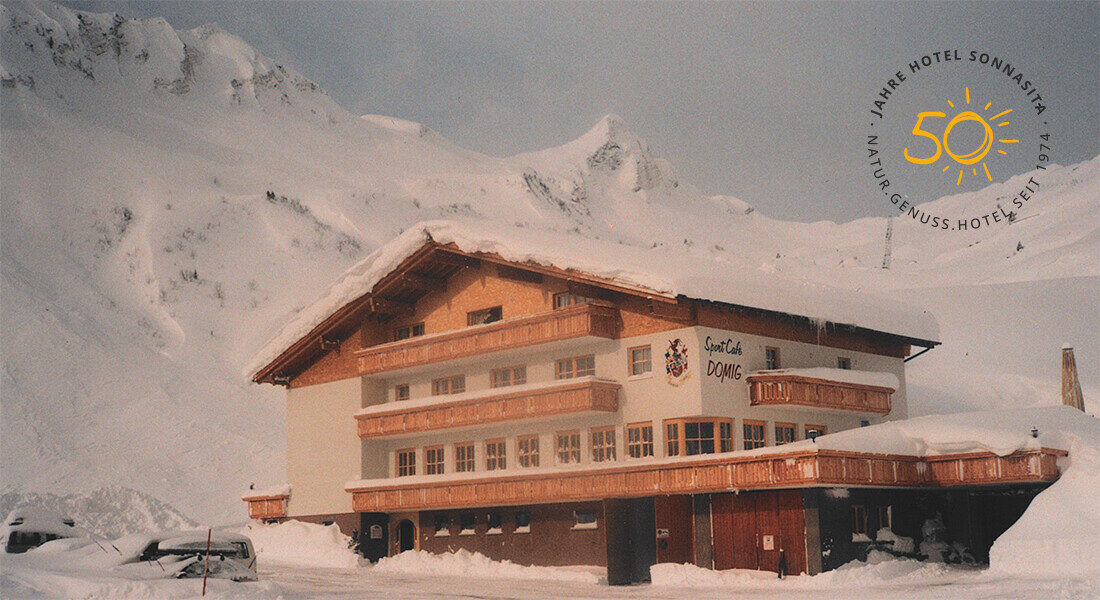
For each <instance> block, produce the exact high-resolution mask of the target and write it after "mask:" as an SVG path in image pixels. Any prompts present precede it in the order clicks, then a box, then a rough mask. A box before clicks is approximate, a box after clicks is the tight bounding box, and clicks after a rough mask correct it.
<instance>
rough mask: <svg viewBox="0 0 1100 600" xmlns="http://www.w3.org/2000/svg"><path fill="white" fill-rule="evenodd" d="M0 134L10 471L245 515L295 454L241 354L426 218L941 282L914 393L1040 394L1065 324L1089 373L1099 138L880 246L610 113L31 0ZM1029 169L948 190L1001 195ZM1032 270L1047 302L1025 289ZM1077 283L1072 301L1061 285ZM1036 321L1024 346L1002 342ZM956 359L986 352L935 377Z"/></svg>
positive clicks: (737, 268)
mask: <svg viewBox="0 0 1100 600" xmlns="http://www.w3.org/2000/svg"><path fill="white" fill-rule="evenodd" d="M0 146H2V151H0V170H2V172H3V174H4V178H3V179H4V183H3V190H2V193H0V201H2V209H3V221H2V232H0V233H2V236H0V238H2V239H0V302H2V305H3V310H2V312H0V339H2V341H3V371H2V372H0V388H2V402H3V414H4V418H3V420H2V423H0V427H2V430H0V437H2V439H0V453H2V456H3V462H4V465H5V468H4V470H3V472H2V473H0V491H5V492H8V491H16V490H22V491H36V492H53V493H64V494H70V493H89V492H92V491H93V490H95V489H98V488H100V487H103V486H112V485H125V486H128V487H132V488H133V489H135V490H139V491H140V492H142V493H143V494H149V495H151V496H153V497H156V498H159V499H162V500H164V501H167V502H169V503H171V504H173V505H175V506H176V507H178V508H179V509H180V511H181V512H182V513H184V514H188V515H194V516H195V517H196V518H198V519H200V520H203V521H213V522H218V521H232V520H239V519H240V518H242V517H243V507H242V504H241V503H240V501H239V500H238V499H237V491H238V490H241V489H245V488H247V487H248V483H250V482H256V483H257V484H259V485H261V486H262V485H266V484H268V483H272V482H277V481H281V480H282V478H283V476H282V471H283V458H282V453H283V444H284V442H283V432H282V419H283V414H284V413H283V410H284V409H283V407H282V404H281V394H280V393H279V391H278V390H276V389H272V388H269V387H258V386H254V385H250V384H249V383H248V381H247V380H246V378H245V377H244V376H242V372H243V371H244V370H245V367H246V366H247V365H248V363H249V361H250V359H251V358H252V357H253V356H254V355H255V354H256V353H257V351H258V350H259V349H260V348H261V347H262V346H263V344H264V343H265V342H267V341H268V340H270V339H271V338H272V337H274V335H275V334H276V333H277V332H278V330H279V329H280V328H281V327H282V326H283V325H285V324H286V323H287V322H288V321H290V320H291V319H292V317H294V316H295V315H296V314H298V313H300V312H301V311H302V310H304V309H305V307H307V306H309V305H311V304H312V303H313V302H314V301H315V300H316V299H317V298H318V297H319V296H320V295H321V294H322V292H323V291H324V290H325V289H327V287H328V286H329V285H330V284H332V282H333V281H334V280H335V279H336V278H337V277H338V276H339V275H340V273H343V272H344V271H345V270H346V269H347V268H349V267H350V266H352V265H354V264H355V263H356V262H358V261H360V260H362V259H363V258H365V257H366V256H367V255H368V254H369V253H370V252H372V251H374V250H376V249H378V248H379V247H380V246H381V245H382V244H384V243H385V242H387V241H389V240H391V239H393V238H394V237H396V236H397V235H398V234H400V233H401V232H402V231H404V230H406V229H407V228H409V227H410V226H411V225H412V224H414V223H417V222H420V221H428V220H433V219H448V220H452V221H457V222H465V223H473V224H478V223H484V222H485V221H486V220H487V219H492V220H493V221H494V222H498V223H507V224H509V225H510V226H512V227H521V228H524V229H526V230H528V231H536V230H546V231H551V232H554V235H562V234H564V235H569V236H574V237H572V238H570V239H576V240H578V242H579V243H578V244H576V246H578V247H581V248H583V244H584V243H585V242H586V241H587V240H588V239H600V240H603V243H605V244H609V245H618V244H623V245H627V246H636V247H639V248H648V249H650V250H653V251H655V252H658V253H665V255H667V256H679V257H683V258H681V260H690V259H691V258H692V257H697V258H699V259H706V260H707V261H712V262H713V263H715V264H719V265H722V268H724V269H728V271H729V272H732V273H744V274H745V277H746V278H754V279H757V278H761V277H765V276H767V275H769V274H773V273H775V274H780V275H782V276H784V277H786V278H789V279H793V280H801V281H805V282H808V284H820V283H827V284H829V285H833V286H839V287H841V288H844V289H847V290H851V291H852V292H853V295H856V293H858V292H864V291H869V292H874V293H876V294H879V295H885V296H888V297H892V298H898V299H900V300H903V301H905V302H910V303H913V304H918V305H927V304H932V306H933V308H934V309H935V310H934V312H936V315H937V317H938V318H939V320H940V321H941V323H945V320H944V317H943V316H942V314H946V316H947V320H946V323H945V326H944V327H943V336H942V338H943V341H944V346H943V347H942V348H940V349H937V350H935V351H934V352H932V353H931V354H929V355H928V356H925V357H921V358H920V359H917V361H915V362H913V363H910V364H911V365H912V367H911V373H912V374H913V377H915V378H916V380H917V388H918V389H920V390H921V391H922V392H925V393H927V397H928V398H931V399H932V400H930V401H929V403H928V405H927V407H926V408H924V409H923V412H942V411H944V410H949V409H950V408H951V407H954V406H959V405H965V406H967V407H970V408H978V407H982V406H989V405H996V404H999V403H1007V404H1011V403H1012V402H1017V401H1022V402H1027V403H1035V402H1036V400H1035V399H1034V395H1033V394H1030V393H1021V392H1020V391H1019V390H1021V389H1036V390H1042V393H1040V394H1039V397H1040V400H1039V401H1038V402H1040V403H1047V402H1049V401H1050V400H1051V398H1050V397H1049V394H1048V393H1047V391H1049V390H1050V389H1054V387H1056V377H1057V367H1056V366H1055V365H1056V358H1055V354H1056V352H1057V349H1058V348H1059V347H1060V345H1061V343H1062V342H1064V341H1066V340H1073V338H1074V336H1077V338H1078V339H1080V340H1082V341H1080V342H1077V345H1078V352H1079V354H1078V364H1079V365H1080V366H1081V368H1082V374H1081V378H1082V381H1083V384H1084V387H1085V395H1086V402H1089V400H1088V399H1089V398H1095V397H1096V390H1097V388H1096V387H1094V386H1095V385H1096V384H1095V382H1096V381H1097V377H1098V376H1100V373H1098V372H1097V370H1096V366H1095V365H1096V364H1097V363H1100V361H1095V360H1090V359H1089V358H1088V357H1090V356H1091V357H1095V356H1097V354H1098V353H1100V348H1097V341H1096V340H1097V337H1098V336H1096V335H1095V332H1096V325H1095V323H1096V322H1095V315H1096V313H1097V311H1096V310H1095V309H1094V308H1093V310H1091V312H1089V310H1088V309H1089V308H1090V307H1096V306H1098V305H1100V303H1098V301H1097V295H1096V287H1097V286H1096V276H1097V272H1098V265H1097V260H1096V258H1097V256H1098V252H1097V245H1098V239H1100V236H1098V234H1097V222H1096V219H1095V214H1096V208H1097V204H1098V195H1100V194H1098V190H1100V180H1098V173H1097V170H1098V168H1100V160H1096V159H1094V160H1092V161H1088V162H1086V163H1082V164H1080V165H1074V166H1070V167H1065V168H1061V167H1059V168H1054V169H1052V170H1050V171H1048V172H1045V173H1043V174H1042V177H1043V186H1044V187H1043V192H1042V193H1041V194H1039V195H1038V196H1036V197H1035V198H1034V199H1033V200H1032V201H1031V202H1030V203H1029V205H1028V206H1027V207H1026V208H1025V209H1024V210H1022V211H1021V213H1020V218H1019V219H1018V220H1017V222H1015V223H1013V224H1011V225H1007V226H1001V227H993V228H982V229H979V230H977V231H974V232H969V233H958V232H949V233H943V232H938V231H934V230H932V229H931V228H929V227H927V226H920V225H919V224H914V223H913V222H911V221H910V220H907V219H904V218H899V219H896V222H895V227H894V236H893V237H894V242H893V243H894V245H893V248H892V255H893V263H892V268H891V269H889V270H883V269H881V268H880V267H881V264H882V256H883V250H884V244H883V239H884V233H885V230H886V221H885V220H884V219H861V220H858V221H854V222H852V223H845V224H834V223H829V222H821V223H791V222H786V221H782V220H780V219H776V218H772V217H768V216H765V215H764V214H761V212H760V211H757V210H752V209H751V207H748V206H747V205H746V204H745V203H743V202H741V201H740V200H737V199H736V198H734V197H730V196H711V197H708V196H706V195H705V194H703V193H701V192H700V191H699V190H698V189H696V188H695V187H694V186H692V185H691V184H690V183H689V182H685V181H682V180H680V178H679V177H678V176H677V175H676V173H675V170H674V169H673V168H672V166H671V165H669V164H668V163H667V162H666V161H664V160H662V159H661V158H660V156H659V153H658V152H657V151H656V150H655V149H653V148H651V147H649V146H648V144H646V143H645V141H644V140H643V139H642V138H641V137H639V136H638V135H636V134H635V133H634V132H632V131H631V130H630V129H629V128H628V127H627V126H626V124H625V122H624V120H623V119H621V118H618V117H614V116H609V117H607V118H605V119H603V120H601V121H600V122H599V123H597V124H596V125H595V126H594V127H593V129H592V130H591V131H589V132H588V133H586V134H585V135H583V136H581V137H580V138H578V139H577V140H574V141H572V142H569V143H567V144H564V145H561V146H558V147H555V148H550V149H547V150H543V151H538V152H532V153H528V154H524V155H520V156H515V157H507V158H498V157H491V156H485V155H482V154H478V153H475V152H471V151H468V150H465V149H462V148H458V147H456V146H455V145H454V144H452V143H451V142H449V141H448V140H446V139H445V138H444V137H442V136H441V135H439V134H438V133H435V132H433V131H431V130H430V129H429V128H427V127H425V126H423V125H420V124H417V123H410V122H405V121H401V120H397V119H391V118H388V117H381V116H368V117H364V118H360V117H359V116H356V115H352V114H349V113H348V112H347V111H345V110H344V109H343V108H341V107H340V106H338V105H337V104H336V103H335V102H333V101H332V99H331V98H329V97H328V96H327V95H326V94H325V92H324V90H323V89H322V88H321V87H319V86H318V85H317V84H316V83H314V82H312V81H310V80H309V79H308V78H307V77H305V76H303V75H301V74H298V73H295V72H294V71H293V70H290V69H286V68H284V67H281V66H279V65H277V64H274V63H273V62H272V61H270V60H269V59H267V58H266V57H264V56H263V55H262V54H261V53H259V52H257V51H256V50H255V49H253V48H251V47H250V46H249V45H248V44H247V43H245V42H244V41H243V40H241V39H239V38H237V37H235V36H233V35H232V34H230V33H227V32H225V31H222V30H221V29H219V28H218V27H217V26H214V25H210V26H203V27H199V28H197V29H194V30H191V31H178V30H176V29H174V28H173V27H172V26H171V25H170V24H168V23H167V22H165V21H164V20H161V19H151V20H147V21H132V20H125V19H121V18H119V17H116V16H114V15H94V14H87V13H80V12H76V11H72V10H69V9H66V8H64V7H60V6H57V5H54V4H49V3H45V2H37V1H35V2H30V1H26V2H24V1H13V2H5V3H3V5H2V6H0ZM1019 177H1022V178H1023V179H1026V178H1027V177H1028V175H1026V174H1025V175H1021V176H1019ZM1018 187H1019V181H1010V182H1006V183H1000V184H995V185H993V186H990V187H989V188H987V189H985V190H981V191H978V192H974V193H971V194H965V195H961V196H955V197H949V198H944V199H940V200H937V201H935V202H933V203H932V204H933V205H935V206H934V208H935V209H936V210H937V211H938V212H941V213H951V212H952V211H958V210H961V209H962V208H963V207H965V208H967V210H975V211H976V210H978V209H979V208H983V207H989V208H992V206H994V205H996V203H997V202H1003V199H1004V198H1005V197H1006V195H1007V196H1010V195H1011V194H1012V193H1014V189H1015V188H1018ZM1021 246H1022V247H1021ZM1017 248H1020V249H1019V250H1017ZM1067 277H1077V278H1079V279H1077V280H1069V279H1065V278H1067ZM1065 282H1070V283H1065ZM1074 282H1075V283H1074ZM977 285H984V286H991V287H995V288H996V293H995V294H991V295H990V296H989V299H988V300H986V299H985V298H986V296H985V295H984V290H982V289H978V288H975V287H974V286H977ZM1018 286H1022V287H1018ZM1021 289H1022V290H1024V291H1026V292H1027V293H1028V294H1034V295H1035V297H1036V298H1037V303H1035V304H1033V305H1032V306H1031V307H1030V308H1029V307H1026V306H1021V305H1020V304H1019V301H1018V300H1017V299H1016V298H1018V297H1019V294H1016V292H1018V291H1020V290H1021ZM1067 291H1068V293H1069V294H1071V295H1073V296H1074V298H1075V299H1076V300H1077V301H1078V302H1077V304H1076V305H1073V306H1072V307H1070V306H1059V305H1058V301H1059V298H1060V297H1061V296H1062V295H1063V294H1065V293H1066V292H1067ZM959 298H964V299H966V301H965V302H960V301H959V300H958V299H959ZM975 298H978V300H975ZM929 299H930V300H932V302H931V303H929V302H928V301H927V300H929ZM1081 303H1083V305H1082V304H1081ZM976 307H980V308H981V309H982V310H980V311H975V310H974V308H976ZM1069 308H1073V309H1075V310H1067V309H1069ZM941 313H942V314H941ZM1006 315H1007V316H1006ZM1021 315H1023V316H1021ZM1067 315H1068V316H1067ZM1032 320H1036V321H1038V325H1036V326H1034V327H1036V328H1037V329H1039V331H1038V332H1037V337H1036V338H1035V339H1034V340H1032V341H1029V342H1028V343H1026V344H1020V345H1022V346H1024V347H1025V348H1027V349H1028V352H1027V353H1016V352H1011V351H1008V352H1006V351H1005V350H1006V349H1011V348H1012V347H1013V346H1014V345H1017V342H1018V339H1019V338H1018V336H1017V335H1016V333H1015V332H1016V331H1019V330H1020V329H1021V328H1023V329H1024V330H1030V329H1029V328H1031V327H1033V326H1032V325H1031V324H1030V323H1029V321H1032ZM960 323H961V325H957V326H951V324H960ZM1049 323H1054V324H1055V325H1054V326H1045V325H1049ZM1054 336H1058V337H1059V338H1062V339H1057V340H1056V341H1051V339H1053V338H1054ZM975 339H980V341H981V343H980V344H977V343H974V342H973V340H975ZM1047 345H1053V347H1051V348H1046V346H1047ZM1032 350H1033V351H1034V352H1035V353H1038V354H1039V356H1040V357H1041V360H1038V361H1037V360H1036V359H1035V358H1034V357H1033V356H1031V352H1032ZM1025 354H1026V356H1025ZM937 356H942V357H944V358H943V359H937V358H935V357H937ZM955 357H965V358H967V360H972V361H974V362H975V363H976V364H977V367H975V370H974V372H973V374H971V373H958V372H954V371H951V372H950V377H951V378H952V380H951V381H948V382H943V376H944V374H945V371H944V370H943V369H942V368H941V365H946V366H947V367H950V366H951V364H952V359H953V358H955ZM1048 358H1049V361H1050V362H1049V363H1047V362H1043V361H1046V360H1047V359H1048ZM983 359H984V360H983ZM940 360H942V362H936V361H940ZM925 365H928V366H927V367H926V366H925ZM921 369H927V371H926V372H924V373H922V372H921ZM971 375H973V377H971ZM1006 375H1009V376H1011V377H1015V378H1018V379H1017V380H1012V381H1025V382H1030V384H1029V385H1031V387H1022V386H1020V385H1015V384H1012V385H1011V386H1010V387H1012V388H1013V389H1012V390H1011V393H1010V392H1005V393H1004V394H1000V395H998V396H997V397H996V398H994V399H992V400H990V401H987V400H986V399H985V396H984V394H985V390H988V389H989V387H990V386H988V385H986V383H985V382H987V381H1004V380H1005V377H1006ZM921 402H922V400H921V399H920V398H916V397H914V398H913V399H912V400H911V404H912V405H913V410H914V412H915V413H919V412H922V408H921Z"/></svg>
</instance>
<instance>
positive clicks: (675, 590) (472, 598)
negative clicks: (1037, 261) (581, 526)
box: [0, 556, 1100, 600]
mask: <svg viewBox="0 0 1100 600" xmlns="http://www.w3.org/2000/svg"><path fill="white" fill-rule="evenodd" d="M53 566H54V567H55V568H54V569H47V567H46V565H44V564H43V563H42V562H41V561H37V560H33V559H32V560H27V559H26V558H25V557H22V556H14V557H13V556H0V598H4V599H9V598H11V599H16V598H18V599H28V600H45V599H62V598H64V599H68V598H81V599H85V598H87V599H92V598H96V599H98V598H117V599H148V600H153V599H155V600H175V599H190V598H198V597H200V590H201V582H200V581H197V580H163V579H146V580H133V579H124V578H121V577H117V576H112V575H107V574H103V573H91V572H86V571H77V570H68V569H65V568H63V567H62V568H56V567H58V565H53ZM725 575H726V574H723V576H725ZM732 576H733V577H735V578H736V579H737V580H738V582H737V583H736V584H726V585H723V586H722V587H704V586H702V585H701V584H700V583H698V582H695V583H691V584H687V585H683V586H655V585H636V586H628V587H609V586H606V585H602V584H594V583H584V582H574V581H556V580H510V579H487V578H479V577H455V576H437V575H427V574H402V573H381V572H377V571H375V570H373V569H371V568H369V567H368V568H359V569H324V568H306V567H294V566H284V565H278V566H276V565H271V564H269V565H267V566H266V567H264V568H261V570H260V581H259V582H255V583H232V582H228V581H211V583H210V589H209V590H208V594H207V598H212V599H228V598H232V599H263V600H353V599H354V600H363V599H368V598H385V599H386V600H460V599H469V600H489V599H494V600H495V599H501V600H547V599H551V598H555V599H556V598H572V599H578V600H606V599H614V598H630V599H633V600H639V599H654V600H680V599H683V598H692V599H695V600H706V599H711V598H713V599H719V598H721V599H724V600H731V599H732V600H740V599H745V600H757V599H759V600H765V599H774V598H783V599H784V600H788V599H789V600H803V599H804V600H849V599H851V598H860V599H861V600H895V599H896V600H902V599H905V600H912V599H914V598H919V599H921V600H986V599H989V600H993V599H998V600H1000V599H1006V598H1013V599H1018V600H1051V599H1058V600H1092V599H1095V598H1100V583H1098V582H1097V581H1093V580H1089V579H1080V578H1078V579H1062V580H1056V579H1028V578H1018V577H1004V576H998V575H995V574H991V573H989V572H987V571H985V570H976V569H965V568H946V567H943V566H938V565H928V566H927V567H922V568H919V569H917V570H915V571H908V572H906V573H904V574H899V575H898V576H897V577H887V578H883V574H882V573H881V572H880V573H877V574H876V573H874V572H872V571H869V570H863V569H857V570H854V571H851V572H849V573H847V574H844V575H843V576H833V575H824V576H819V577H812V578H811V577H795V578H790V579H787V580H786V581H782V582H781V581H778V580H775V579H773V578H772V576H771V575H770V574H765V573H755V572H739V573H736V574H734V575H732Z"/></svg>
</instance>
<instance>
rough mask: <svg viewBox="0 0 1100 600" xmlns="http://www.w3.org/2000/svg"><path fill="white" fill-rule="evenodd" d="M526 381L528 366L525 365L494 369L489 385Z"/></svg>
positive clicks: (499, 385) (507, 384)
mask: <svg viewBox="0 0 1100 600" xmlns="http://www.w3.org/2000/svg"><path fill="white" fill-rule="evenodd" d="M525 383H527V367H526V366H524V365H519V366H518V367H505V368H503V369H493V370H492V371H491V372H490V377H489V385H490V386H492V387H495V388H499V387H507V386H509V385H523V384H525Z"/></svg>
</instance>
